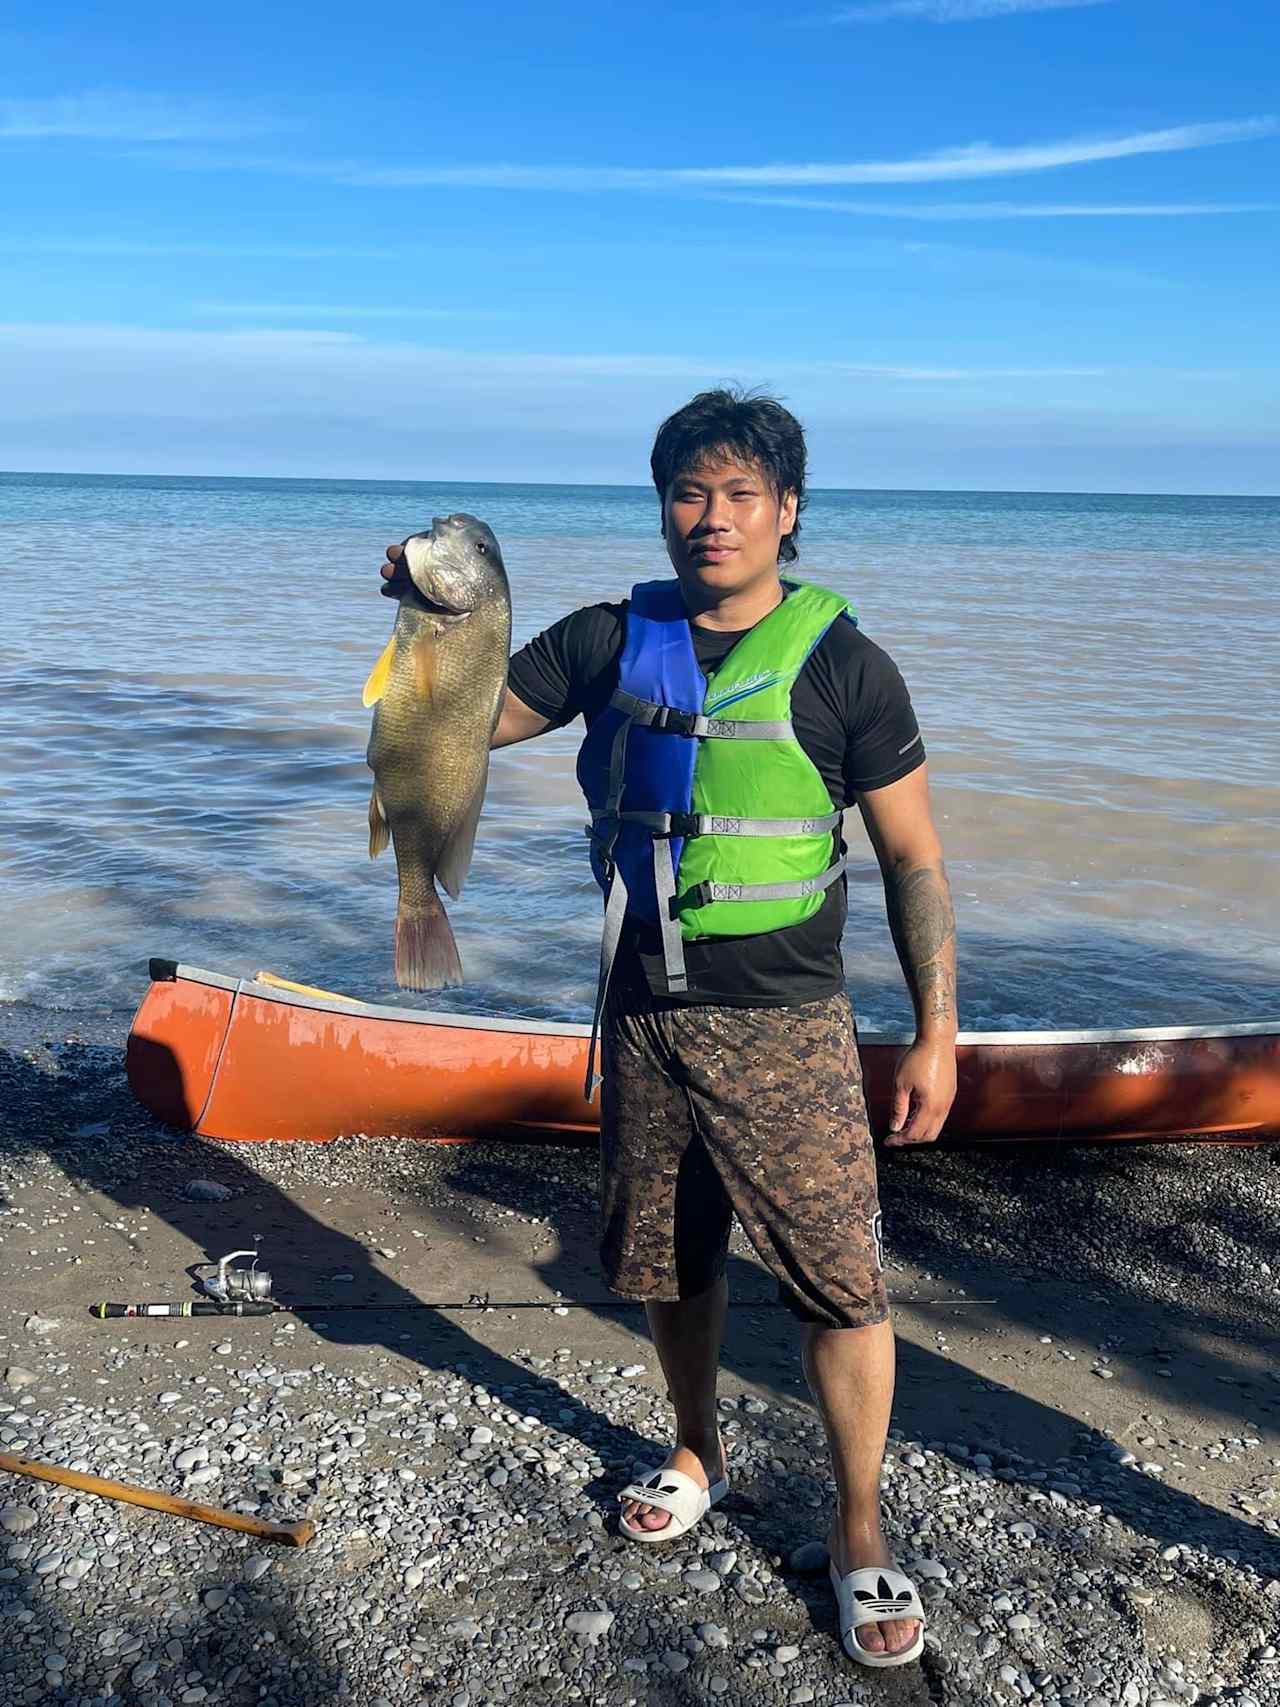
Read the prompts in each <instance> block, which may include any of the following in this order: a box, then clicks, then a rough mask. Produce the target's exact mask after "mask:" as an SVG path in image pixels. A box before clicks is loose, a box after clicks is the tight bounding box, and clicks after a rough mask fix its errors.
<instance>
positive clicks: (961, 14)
mask: <svg viewBox="0 0 1280 1707" xmlns="http://www.w3.org/2000/svg"><path fill="white" fill-rule="evenodd" d="M1109 4H1110V0H873V3H872V4H870V5H865V6H842V7H841V8H840V10H839V11H837V12H834V13H832V14H831V17H830V22H831V23H833V24H875V23H883V22H885V21H888V20H894V19H900V18H907V19H912V18H922V19H924V20H925V21H926V22H927V23H930V24H970V23H974V22H976V21H978V20H980V19H982V18H1010V17H1013V16H1014V14H1015V13H1018V12H1064V11H1075V10H1077V9H1078V8H1080V7H1082V6H1105V5H1109Z"/></svg>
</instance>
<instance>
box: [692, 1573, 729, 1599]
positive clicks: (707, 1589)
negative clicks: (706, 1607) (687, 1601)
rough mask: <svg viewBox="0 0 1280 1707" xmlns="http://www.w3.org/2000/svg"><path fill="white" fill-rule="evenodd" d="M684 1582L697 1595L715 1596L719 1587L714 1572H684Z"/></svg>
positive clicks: (718, 1579) (719, 1583)
mask: <svg viewBox="0 0 1280 1707" xmlns="http://www.w3.org/2000/svg"><path fill="white" fill-rule="evenodd" d="M684 1580H685V1583H686V1585H687V1586H688V1587H689V1588H691V1589H693V1590H694V1591H695V1592H696V1593H697V1594H715V1593H716V1592H717V1591H718V1590H719V1589H720V1587H721V1582H720V1578H719V1577H718V1576H717V1575H716V1573H715V1572H714V1571H686V1572H685V1573H684Z"/></svg>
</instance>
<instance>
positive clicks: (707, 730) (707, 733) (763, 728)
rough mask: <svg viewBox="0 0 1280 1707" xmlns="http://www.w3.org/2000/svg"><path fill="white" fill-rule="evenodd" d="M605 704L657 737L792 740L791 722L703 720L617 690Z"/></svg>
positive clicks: (696, 712)
mask: <svg viewBox="0 0 1280 1707" xmlns="http://www.w3.org/2000/svg"><path fill="white" fill-rule="evenodd" d="M609 704H610V705H611V706H613V707H614V709H615V710H617V711H621V712H623V713H625V715H626V716H627V717H628V718H629V719H630V720H631V722H633V723H638V724H640V725H641V727H642V728H645V729H652V730H653V731H654V732H655V733H656V734H659V735H686V736H691V737H694V738H696V739H698V740H708V741H791V740H794V738H795V730H794V729H793V728H792V725H791V719H790V718H789V717H787V718H781V719H778V720H776V721H770V720H768V719H765V718H745V719H744V718H737V717H704V716H703V715H702V713H701V712H700V711H680V710H678V709H677V708H676V707H675V706H674V705H659V704H658V703H657V702H656V701H655V700H652V699H639V698H637V696H636V695H635V694H633V693H627V692H626V690H625V689H623V688H619V689H618V690H617V692H616V693H615V694H614V696H613V698H612V699H611V700H610V701H609Z"/></svg>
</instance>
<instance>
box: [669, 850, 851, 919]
mask: <svg viewBox="0 0 1280 1707" xmlns="http://www.w3.org/2000/svg"><path fill="white" fill-rule="evenodd" d="M847 863H848V862H847V861H846V860H843V859H838V860H837V861H836V863H835V864H834V865H829V866H828V867H827V869H826V870H825V871H824V872H823V873H822V875H821V876H820V877H805V878H802V879H800V881H799V882H796V883H699V884H697V885H696V887H694V888H693V889H689V890H686V891H685V894H684V896H683V898H682V899H683V902H684V905H685V906H686V907H705V906H706V905H707V903H708V902H709V901H796V900H800V899H801V898H802V897H803V896H805V895H818V894H821V892H822V891H823V890H824V889H829V888H830V887H831V885H832V884H833V883H834V882H835V880H836V879H837V877H839V876H840V873H841V872H842V871H843V870H844V868H845V865H846V864H847Z"/></svg>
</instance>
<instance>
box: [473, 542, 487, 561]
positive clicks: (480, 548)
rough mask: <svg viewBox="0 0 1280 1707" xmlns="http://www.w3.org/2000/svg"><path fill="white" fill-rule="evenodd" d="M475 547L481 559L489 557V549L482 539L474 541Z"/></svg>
mask: <svg viewBox="0 0 1280 1707" xmlns="http://www.w3.org/2000/svg"><path fill="white" fill-rule="evenodd" d="M475 546H476V550H477V551H478V552H479V553H480V555H481V557H487V556H488V555H489V547H488V546H487V545H486V544H485V542H484V541H483V540H482V539H478V540H476V542H475Z"/></svg>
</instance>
